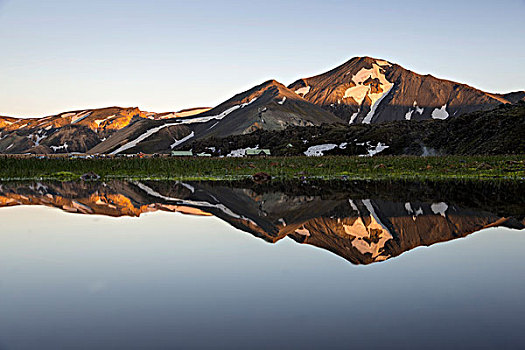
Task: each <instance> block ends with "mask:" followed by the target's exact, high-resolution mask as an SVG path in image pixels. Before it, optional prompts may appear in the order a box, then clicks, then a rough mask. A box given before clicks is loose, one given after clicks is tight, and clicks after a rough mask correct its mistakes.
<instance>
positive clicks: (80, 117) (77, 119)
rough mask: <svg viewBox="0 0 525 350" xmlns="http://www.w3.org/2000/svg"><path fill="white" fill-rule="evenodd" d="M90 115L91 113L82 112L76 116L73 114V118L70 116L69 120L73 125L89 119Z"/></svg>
mask: <svg viewBox="0 0 525 350" xmlns="http://www.w3.org/2000/svg"><path fill="white" fill-rule="evenodd" d="M90 115H91V112H90V111H84V112H80V113H78V114H75V115H74V116H72V118H71V124H75V123H78V122H80V121H82V120H84V119H86V118H87V117H89V116H90Z"/></svg>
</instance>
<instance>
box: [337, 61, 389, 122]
mask: <svg viewBox="0 0 525 350" xmlns="http://www.w3.org/2000/svg"><path fill="white" fill-rule="evenodd" d="M381 65H389V63H388V62H386V61H381V60H380V61H376V63H374V64H372V68H370V69H367V68H362V69H361V70H360V71H359V72H357V74H355V75H353V76H352V81H353V82H354V83H355V86H353V87H351V88H348V89H346V91H345V94H344V96H343V98H349V97H352V98H353V99H354V100H355V101H356V102H357V103H358V104H359V105H361V104H362V103H363V101H364V99H365V98H366V97H367V96H368V98H370V100H371V101H372V104H371V107H370V112H369V113H368V114H367V115H366V117H365V118H364V119H363V123H365V124H368V123H370V122H371V120H372V118H373V117H374V113H375V111H376V109H377V107H378V106H379V104H380V103H381V101H382V100H383V99H384V98H385V97H386V96H387V95H388V93H389V92H390V91H391V90H392V88H393V87H394V83H391V82H389V81H388V80H387V79H386V77H385V75H384V74H383V73H382V72H381V70H382V68H381ZM369 78H371V79H378V80H379V83H380V87H381V90H382V92H379V93H371V86H370V85H364V82H365V81H366V80H368V79H369Z"/></svg>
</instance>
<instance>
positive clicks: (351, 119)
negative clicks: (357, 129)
mask: <svg viewBox="0 0 525 350" xmlns="http://www.w3.org/2000/svg"><path fill="white" fill-rule="evenodd" d="M358 114H359V111H357V112H355V113H354V114H352V116H351V117H350V120H349V121H348V124H352V123H353V122H354V121H355V118H357V115H358Z"/></svg>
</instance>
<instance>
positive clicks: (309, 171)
mask: <svg viewBox="0 0 525 350" xmlns="http://www.w3.org/2000/svg"><path fill="white" fill-rule="evenodd" d="M87 172H94V173H96V174H98V175H100V176H101V177H102V179H111V178H123V179H125V178H127V179H129V178H132V179H173V180H177V179H185V180H225V179H226V180H227V179H230V180H232V179H242V178H245V177H247V176H251V175H254V174H256V173H258V172H265V173H268V174H270V175H271V176H272V177H274V178H280V179H292V178H319V179H337V178H348V179H436V180H439V179H515V180H523V179H525V155H510V156H443V157H415V156H382V157H373V158H363V157H345V156H327V157H319V158H317V157H312V158H308V157H268V158H170V157H162V158H114V159H69V158H48V159H37V158H9V157H3V158H0V179H3V180H9V179H56V180H61V181H63V180H74V179H78V178H79V177H80V176H81V175H82V174H84V173H87Z"/></svg>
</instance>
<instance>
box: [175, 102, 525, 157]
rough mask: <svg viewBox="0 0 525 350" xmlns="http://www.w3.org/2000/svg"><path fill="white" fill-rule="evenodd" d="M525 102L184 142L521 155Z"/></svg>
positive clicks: (204, 146)
mask: <svg viewBox="0 0 525 350" xmlns="http://www.w3.org/2000/svg"><path fill="white" fill-rule="evenodd" d="M523 135H525V103H522V102H521V103H518V104H516V105H510V104H506V105H500V106H499V107H497V108H495V109H493V110H490V111H478V112H473V113H470V114H465V115H462V116H459V117H456V118H451V119H447V120H425V121H420V122H416V123H414V122H412V121H394V122H385V123H376V124H370V125H369V124H357V125H323V126H317V127H308V128H305V127H291V128H287V129H286V130H283V131H279V132H267V131H264V130H258V131H256V132H254V133H251V134H249V135H235V136H229V137H226V138H222V139H220V138H208V139H204V140H200V141H195V142H193V143H190V144H187V145H185V146H184V147H185V148H187V149H190V148H191V149H193V150H194V151H195V152H211V150H212V149H213V150H214V152H212V153H214V154H215V155H220V154H230V153H232V152H233V153H235V152H237V151H238V150H241V149H250V148H268V149H271V150H272V154H273V155H282V156H293V155H318V156H320V155H361V156H369V155H375V154H381V155H418V156H422V155H423V156H428V155H496V154H525V138H524V137H523Z"/></svg>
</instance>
